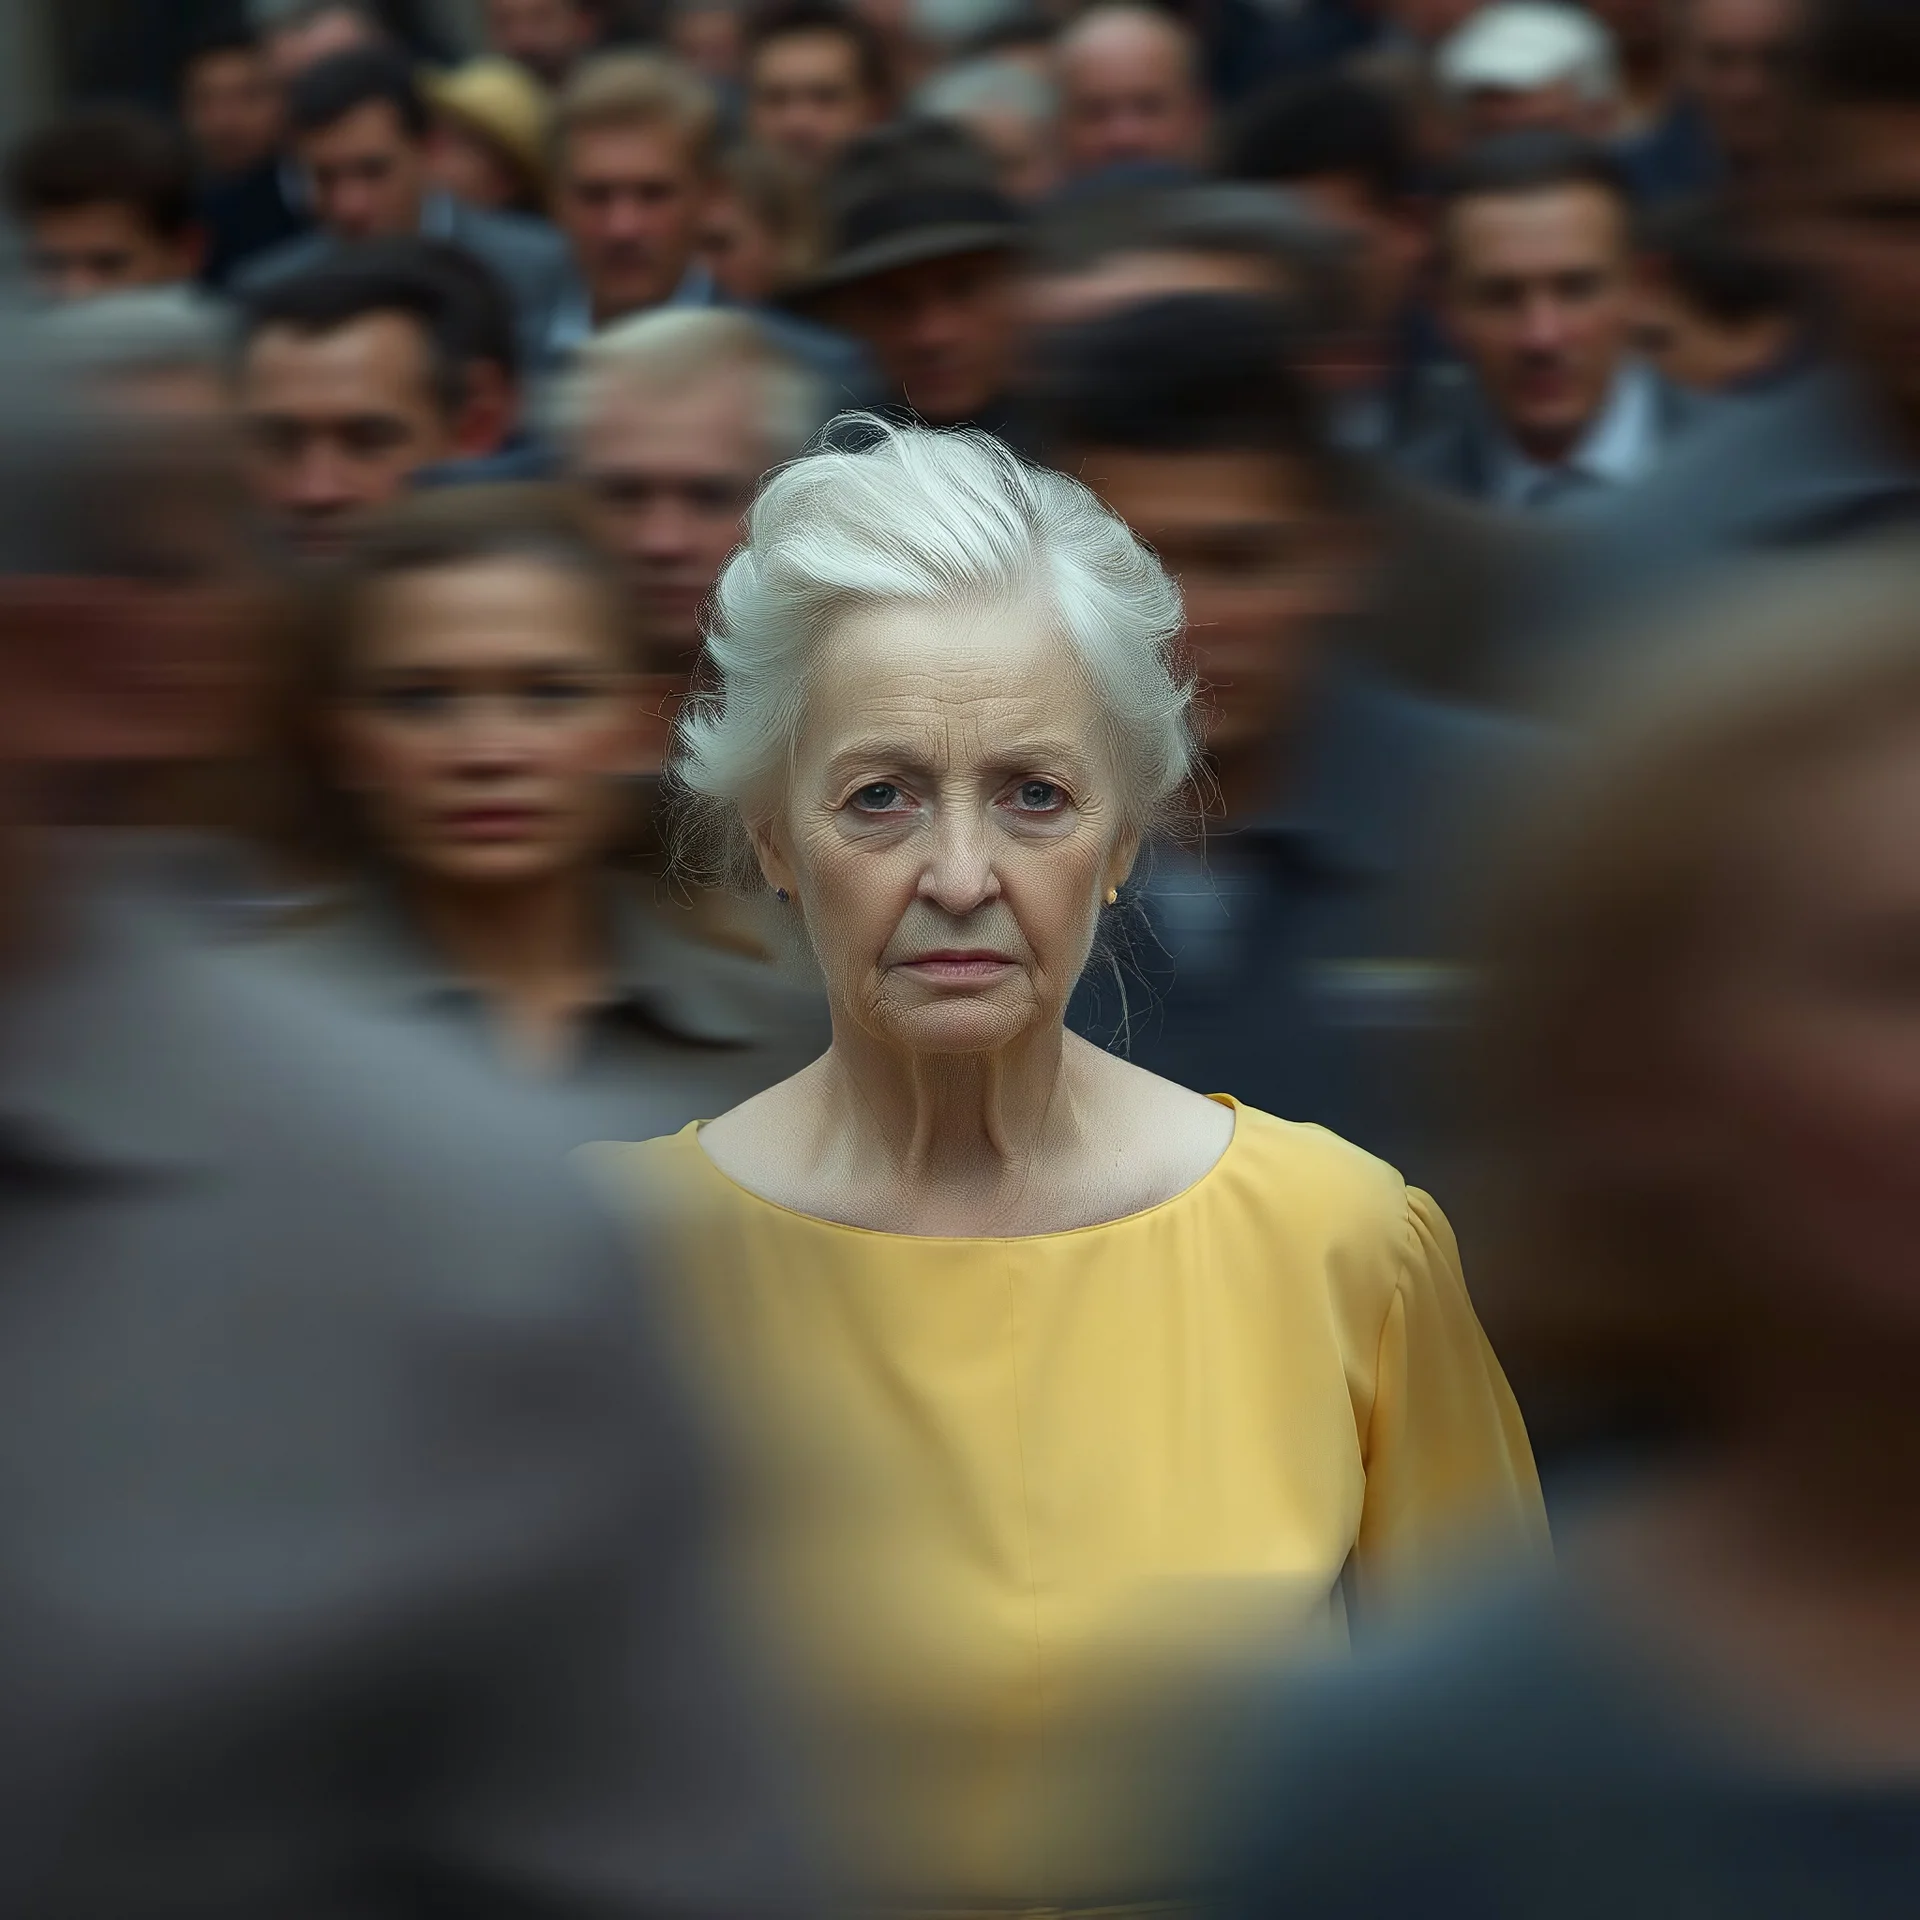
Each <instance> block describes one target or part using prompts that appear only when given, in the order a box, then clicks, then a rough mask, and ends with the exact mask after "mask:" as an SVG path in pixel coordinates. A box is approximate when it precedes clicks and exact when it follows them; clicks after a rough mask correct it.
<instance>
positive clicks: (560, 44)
mask: <svg viewBox="0 0 1920 1920" xmlns="http://www.w3.org/2000/svg"><path fill="white" fill-rule="evenodd" d="M487 44H488V45H489V46H490V47H492V49H493V50H494V52H495V53H498V54H504V55H505V56H506V58H507V59H509V60H517V61H519V63H520V64H521V65H522V66H523V67H525V68H526V69H527V70H528V72H530V73H536V74H538V75H539V76H540V78H541V79H542V80H545V81H546V82H548V84H549V85H555V84H557V83H558V82H560V81H562V80H564V79H565V78H566V76H567V73H568V70H569V69H570V68H571V67H572V66H573V64H574V62H575V61H576V60H578V59H579V58H580V56H581V55H582V54H583V53H585V52H586V51H587V49H588V48H589V47H591V46H592V45H593V20H592V18H591V16H590V15H589V14H588V12H587V9H586V8H585V7H583V6H581V5H580V4H579V0H487Z"/></svg>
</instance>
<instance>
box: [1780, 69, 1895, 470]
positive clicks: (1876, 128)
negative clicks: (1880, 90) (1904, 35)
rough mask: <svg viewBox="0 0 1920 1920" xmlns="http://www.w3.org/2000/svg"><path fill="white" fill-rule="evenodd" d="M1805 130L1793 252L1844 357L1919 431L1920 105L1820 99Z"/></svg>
mask: <svg viewBox="0 0 1920 1920" xmlns="http://www.w3.org/2000/svg"><path fill="white" fill-rule="evenodd" d="M1809 133H1810V138H1809V139H1808V141H1807V142H1806V146H1805V163H1804V166H1803V168H1802V170H1801V174H1802V181H1803V186H1802V201H1801V205H1800V207H1799V210H1798V213H1797V217H1796V218H1795V220H1794V221H1793V223H1792V227H1791V231H1792V233H1793V235H1794V237H1795V239H1796V240H1797V242H1798V247H1797V251H1798V252H1799V253H1800V254H1801V255H1802V257H1803V258H1804V259H1805V261H1806V264H1807V265H1808V266H1809V267H1810V268H1811V269H1812V271H1813V272H1814V273H1815V274H1816V275H1817V276H1818V278H1819V280H1820V282H1821V283H1822V284H1823V285H1824V287H1825V289H1826V291H1827V294H1828V297H1829V299H1830V301H1831V303H1832V306H1833V308H1834V312H1835V316H1836V318H1837V319H1838V322H1839V326H1840V332H1841V337H1842V339H1843V341H1844V342H1845V344H1846V346H1847V347H1848V348H1849V349H1850V351H1851V353H1852V355H1853V357H1854V358H1855V359H1856V360H1857V361H1858V362H1859V364H1860V365H1861V366H1862V367H1863V368H1864V369H1865V371H1866V372H1867V374H1868V375H1869V377H1870V378H1871V379H1872V380H1873V382H1874V383H1875V385H1877V386H1878V388H1879V389H1880V391H1881V393H1882V394H1883V395H1884V396H1885V398H1886V399H1887V401H1888V402H1889V403H1890V404H1891V405H1892V407H1893V408H1894V410H1895V411H1896V412H1897V413H1898V414H1899V416H1900V417H1901V420H1902V422H1903V424H1904V425H1905V427H1906V429H1907V431H1908V433H1909V434H1910V435H1920V108H1914V107H1902V106H1844V107H1842V106H1833V107H1827V108H1823V109H1820V110H1819V111H1818V112H1817V113H1816V115H1815V117H1814V119H1813V121H1812V123H1811V125H1810V128H1809Z"/></svg>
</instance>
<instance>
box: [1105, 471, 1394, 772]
mask: <svg viewBox="0 0 1920 1920" xmlns="http://www.w3.org/2000/svg"><path fill="white" fill-rule="evenodd" d="M1073 470H1074V472H1075V474H1076V476H1077V477H1078V478H1080V479H1081V480H1084V481H1085V482H1086V484H1087V485H1088V486H1090V487H1091V488H1092V489H1093V490H1094V492H1096V493H1097V494H1099V496H1100V497H1101V499H1103V500H1104V501H1105V502H1106V503H1107V505H1108V506H1109V507H1111V508H1112V509H1113V511H1114V512H1115V513H1117V514H1118V515H1119V516H1120V517H1121V519H1123V520H1124V521H1125V522H1126V523H1127V525H1128V526H1129V527H1130V528H1132V530H1133V532H1134V533H1135V534H1136V535H1137V536H1138V537H1139V538H1140V539H1142V540H1144V541H1145V542H1146V543H1147V544H1148V545H1149V546H1150V547H1152V548H1153V550H1154V552H1155V553H1157V554H1158V555H1159V556H1160V563H1161V565H1162V566H1164V567H1165V568H1166V569H1167V571H1168V572H1169V573H1171V574H1172V575H1173V577H1174V578H1175V579H1176V580H1177V581H1178V582H1179V583H1180V593H1181V597H1182V599H1183V600H1184V602H1185V604H1186V612H1187V631H1186V647H1187V652H1188V655H1189V658H1190V659H1191V661H1192V664H1193V668H1194V672H1195V674H1196V676H1197V677H1198V679H1199V682H1200V689H1201V708H1202V712H1203V713H1204V715H1205V720H1206V728H1207V735H1206V745H1207V750H1208V751H1209V753H1211V754H1212V755H1214V757H1215V758H1216V759H1218V760H1220V761H1221V762H1223V763H1230V762H1233V761H1235V760H1238V759H1243V758H1246V757H1248V756H1254V757H1257V756H1259V755H1261V754H1262V753H1263V752H1265V751H1266V750H1267V749H1268V748H1269V747H1270V746H1271V745H1272V743H1274V742H1275V741H1276V740H1278V739H1279V738H1281V737H1282V736H1284V734H1285V732H1286V730H1287V726H1288V723H1289V722H1290V720H1291V719H1292V718H1293V716H1294V715H1295V714H1296V713H1297V712H1298V710H1299V707H1300V703H1301V699H1302V695H1303V692H1304V689H1305V684H1306V681H1307V678H1308V675H1309V674H1310V673H1311V671H1312V668H1313V665H1314V662H1315V660H1316V659H1317V658H1318V656H1319V653H1320V651H1321V649H1322V647H1323V646H1324V644H1325V640H1326V628H1327V624H1328V622H1329V621H1330V620H1331V619H1332V617H1333V616H1334V615H1335V614H1337V613H1339V612H1341V611H1344V610H1345V609H1346V608H1347V607H1348V606H1350V605H1351V604H1352V600H1353V597H1354V595H1355V594H1356V593H1357V591H1358V581H1357V578H1356V572H1355V564H1354V558H1353V555H1352V548H1353V541H1352V538H1351V536H1350V535H1349V534H1348V533H1347V532H1346V531H1345V530H1344V529H1342V528H1340V527H1339V526H1338V525H1337V524H1336V522H1335V521H1334V520H1333V519H1332V517H1331V516H1330V515H1328V514H1327V513H1326V512H1325V510H1324V509H1322V508H1321V507H1320V506H1319V505H1318V503H1317V501H1316V500H1315V497H1314V493H1313V489H1312V487H1311V484H1310V482H1309V480H1308V478H1307V476H1306V475H1305V474H1304V473H1302V472H1300V471H1299V470H1298V469H1297V468H1296V467H1295V466H1293V464H1292V463H1291V462H1289V461H1285V460H1281V459H1277V458H1274V457H1273V456H1271V455H1268V454H1259V453H1135V452H1131V451H1126V450H1122V449H1117V448H1110V447H1093V448H1088V449H1086V450H1085V451H1084V452H1082V453H1081V454H1080V455H1079V457H1078V458H1077V459H1076V461H1075V463H1074V468H1073Z"/></svg>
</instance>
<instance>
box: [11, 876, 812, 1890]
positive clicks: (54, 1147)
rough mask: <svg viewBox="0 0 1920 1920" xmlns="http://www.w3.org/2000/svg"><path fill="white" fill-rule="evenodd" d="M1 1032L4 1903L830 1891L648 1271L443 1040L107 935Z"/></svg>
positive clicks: (136, 895) (114, 914)
mask: <svg viewBox="0 0 1920 1920" xmlns="http://www.w3.org/2000/svg"><path fill="white" fill-rule="evenodd" d="M62 933H63V938H62V939H61V940H60V942H59V943H58V944H57V946H56V948H55V950H54V951H53V952H52V954H51V955H50V962H51V964H49V965H48V966H47V967H46V968H45V969H44V970H43V972H42V973H41V974H40V975H39V976H38V977H36V978H34V979H32V980H30V981H29V982H27V983H26V984H25V985H24V986H23V985H20V984H18V983H16V984H15V986H14V988H13V990H12V991H11V992H10V994H9V996H8V998H7V1000H6V1001H5V1002H3V1003H0V1250H3V1256H4V1257H3V1259H0V1703H3V1705H0V1912H5V1913H7V1914H20V1915H28V1914H31V1915H33V1916H35V1920H67V1917H68V1916H72V1917H73V1920H93V1917H94V1916H99V1920H107V1916H113V1917H114V1920H139V1917H141V1916H160V1915H163V1914H164V1915H168V1916H178V1915H187V1914H191V1915H194V1916H196V1917H197V1920H208V1917H213V1920H218V1917H219V1916H227V1915H232V1916H235V1920H238V1917H239V1916H242V1915H244V1916H249V1917H251V1916H257V1915H261V1914H273V1915H276V1916H279V1917H280V1920H309V1917H311V1920H323V1917H324V1920H333V1917H334V1916H342V1917H343V1920H344V1916H348V1915H352V1916H354V1917H355V1920H360V1917H361V1916H384V1915H388V1914H398V1913H406V1914H423V1913H440V1912H459V1913H463V1914H483V1913H484V1914H489V1915H492V1914H502V1915H504V1914H516V1915H517V1914H526V1915H532V1914H536V1913H537V1914H540V1915H543V1916H544V1915H561V1914H568V1915H572V1914H579V1915H594V1916H599V1915H614V1914H621V1915H628V1914H633V1915H640V1914H672V1915H675V1916H680V1915H686V1914H695V1913H710V1914H715V1915H720V1914H724V1915H727V1916H729V1917H730V1920H731V1916H736V1915H745V1914H755V1913H765V1912H768V1911H769V1910H771V1909H774V1908H776V1907H778V1906H781V1905H783V1904H784V1903H785V1901H786V1899H787V1898H788V1897H790V1895H791V1891H792V1887H791V1879H790V1876H789V1874H788V1867H787V1856H786V1853H785V1850H784V1846H783V1844H782V1842H781V1840H780V1838H779V1835H780V1823H779V1821H778V1820H776V1819H775V1818H774V1817H773V1812H772V1808H773V1801H772V1799H771V1797H770V1796H769V1794H768V1792H767V1791H766V1788H765V1785H764V1773H765V1749H764V1744H763V1741H762V1739H761V1737H760V1736H761V1730H760V1729H757V1728H753V1727H750V1726H749V1725H748V1724H747V1722H746V1720H745V1718H744V1716H743V1711H742V1703H741V1698H740V1693H739V1689H738V1684H737V1683H738V1675H737V1673H736V1672H735V1671H734V1670H733V1668H732V1665H731V1661H730V1658H729V1657H728V1656H726V1655H725V1654H724V1653H723V1650H722V1648H721V1645H720V1643H719V1637H718V1634H717V1629H716V1620H717V1618H718V1617H719V1609H718V1608H717V1607H716V1606H715V1604H714V1602H713V1599H712V1595H711V1593H710V1591H709V1589H708V1583H707V1577H706V1576H707V1556H706V1535H707V1528H708V1521H709V1513H708V1506H707V1501H706V1498H705V1495H704V1492H703V1489H702V1478H701V1467H700V1460H699V1457H698V1454H697V1450H696V1447H695V1445H694V1441H693V1433H692V1427H691V1424H690V1421H689V1419H688V1417H687V1415H686V1414H685V1412H683V1410H682V1401H681V1395H680V1393H679V1391H678V1390H677V1387H676V1383H675V1382H674V1380H673V1379H672V1378H671V1377H670V1376H669V1375H668V1373H667V1372H666V1371H665V1370H664V1369H663V1367H662V1365H661V1363H660V1360H659V1357H658V1352H657V1343H656V1339H655V1336H654V1334H653V1333H652V1332H651V1330H650V1328H649V1324H648V1321H647V1318H646V1310H645V1306H644V1297H643V1292H642V1286H641V1284H640V1280H639V1276H637V1275H636V1274H635V1272H634V1271H633V1266H632V1261H631V1258H630V1256H629V1255H628V1254H627V1253H626V1252H624V1251H623V1250H622V1248H621V1245H620V1243H619V1241H618V1239H617V1237H616V1235H615V1233H614V1230H613V1229H612V1228H611V1226H610V1225H606V1224H603V1223H602V1222H601V1221H600V1219H599V1218H598V1216H597V1214H596V1212H595V1210H594V1209H593V1207H592V1206H591V1204H590V1203H589V1202H588V1201H587V1199H586V1197H585V1196H584V1194H583V1193H582V1192H580V1191H579V1190H578V1189H576V1187H575V1186H574V1184H573V1180H572V1177H571V1175H570V1174H569V1172H568V1171H567V1169H566V1167H565V1165H564V1161H563V1158H562V1155H561V1152H560V1146H559V1143H558V1142H557V1141H554V1140H552V1139H550V1138H549V1137H548V1135H547V1130H546V1129H544V1128H542V1127H536V1126H534V1125H531V1124H529V1123H527V1122H526V1121H525V1119H524V1116H523V1115H522V1114H521V1113H520V1112H519V1111H518V1109H517V1108H516V1107H515V1105H514V1104H513V1102H512V1101H511V1099H510V1098H508V1097H507V1096H504V1095H503V1094H502V1093H501V1091H500V1089H499V1086H498V1083H497V1082H495V1081H493V1080H490V1079H489V1078H488V1077H487V1076H484V1075H479V1074H471V1073H469V1072H467V1071H466V1070H465V1068H464V1066H463V1063H462V1062H461V1061H460V1060H459V1059H458V1058H457V1057H456V1056H455V1055H454V1053H453V1052H451V1051H447V1052H444V1053H443V1052H442V1051H440V1050H439V1049H437V1048H436V1047H435V1046H434V1045H432V1044H431V1043H430V1042H428V1041H427V1040H424V1039H422V1038H421V1037H420V1036H418V1035H417V1034H415V1033H414V1032H413V1031H412V1030H410V1029H408V1028H406V1027H403V1026H400V1025H397V1024H393V1025H389V1024H387V1023H383V1022H379V1021H376V1020H374V1019H372V1018H362V1017H360V1016H358V1015H356V1014H352V1013H349V1012H347V1011H344V1010H342V1009H340V1008H338V1007H335V1006H331V1005H328V1004H327V1003H326V1002H325V1001H324V999H322V998H319V997H313V996H309V995H304V994H302V993H301V992H299V991H298V990H297V988H296V987H295V986H294V985H293V984H292V983H291V982H290V981H289V980H288V979H287V978H285V977H282V976H277V975H275V974H273V973H272V972H270V971H268V970H264V969H262V968H260V967H259V966H257V965H256V964H255V963H253V962H252V961H251V960H250V959H249V958H247V957H246V956H244V955H231V954H223V953H214V952H211V951H208V950H206V949H205V948H203V947H202V946H201V945H200V944H199V943H198V941H197V939H196V938H195V937H194V936H193V935H191V934H190V933H189V932H188V931H187V930H186V929H185V927H184V924H183V923H182V921H181V920H180V919H179V918H178V917H177V916H176V914H175V913H174V911H173V909H172V908H171V907H170V906H169V904H168V903H166V902H165V901H163V900H156V899H155V898H154V897H153V894H152V891H151V890H150V889H148V888H146V886H145V884H144V882H127V881H124V880H121V879H115V880H114V882H113V883H112V884H111V885H105V886H102V885H89V886H85V887H81V888H80V889H78V890H77V892H76V893H75V895H74V897H73V898H71V899H69V900H68V901H66V902H64V903H63V921H62Z"/></svg>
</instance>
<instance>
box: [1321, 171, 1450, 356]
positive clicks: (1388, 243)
mask: <svg viewBox="0 0 1920 1920" xmlns="http://www.w3.org/2000/svg"><path fill="white" fill-rule="evenodd" d="M1286 190H1287V192H1288V193H1290V194H1297V195H1298V196H1299V197H1300V198H1302V199H1304V200H1305V201H1306V202H1307V203H1308V204H1309V205H1310V206H1311V207H1312V208H1313V210H1314V212H1316V213H1317V214H1319V216H1320V217H1321V218H1322V219H1323V220H1325V221H1326V222H1327V224H1328V225H1329V226H1332V227H1336V228H1338V229H1339V231H1340V232H1341V233H1343V234H1345V235H1347V237H1348V238H1349V239H1350V240H1352V242H1353V244H1354V246H1355V248H1356V249H1357V253H1356V265H1357V273H1356V288H1355V291H1356V293H1357V295H1358V309H1359V310H1358V312H1357V313H1356V315H1355V318H1356V320H1357V321H1358V323H1359V324H1360V326H1361V327H1362V328H1363V329H1365V330H1366V331H1368V332H1371V333H1384V332H1386V331H1387V330H1388V329H1389V328H1391V327H1392V326H1393V325H1394V324H1395V322H1397V321H1398V320H1399V318H1400V316H1401V315H1402V314H1403V313H1404V312H1405V311H1406V308H1407V305H1408V303H1409V302H1410V301H1411V300H1412V298H1413V290H1414V283H1415V281H1416V280H1417V279H1418V278H1419V275H1420V270H1421V268H1422V266H1423V265H1424V264H1425V262H1426V257H1427V236H1426V235H1425V234H1424V233H1423V232H1422V231H1421V228H1420V223H1419V222H1418V221H1417V220H1416V219H1415V218H1414V217H1413V215H1412V214H1411V213H1410V212H1407V211H1404V210H1402V209H1401V208H1398V207H1394V206H1387V205H1383V204H1382V202H1381V200H1380V199H1379V197H1378V196H1377V195H1376V194H1375V193H1374V191H1373V189H1372V188H1371V187H1370V186H1369V185H1368V184H1367V182H1366V181H1364V180H1362V179H1358V178H1355V177H1353V176H1351V175H1345V174H1322V175H1321V176H1319V177H1318V178H1317V179H1311V180H1294V181H1289V182H1288V183H1287V189H1286Z"/></svg>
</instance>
